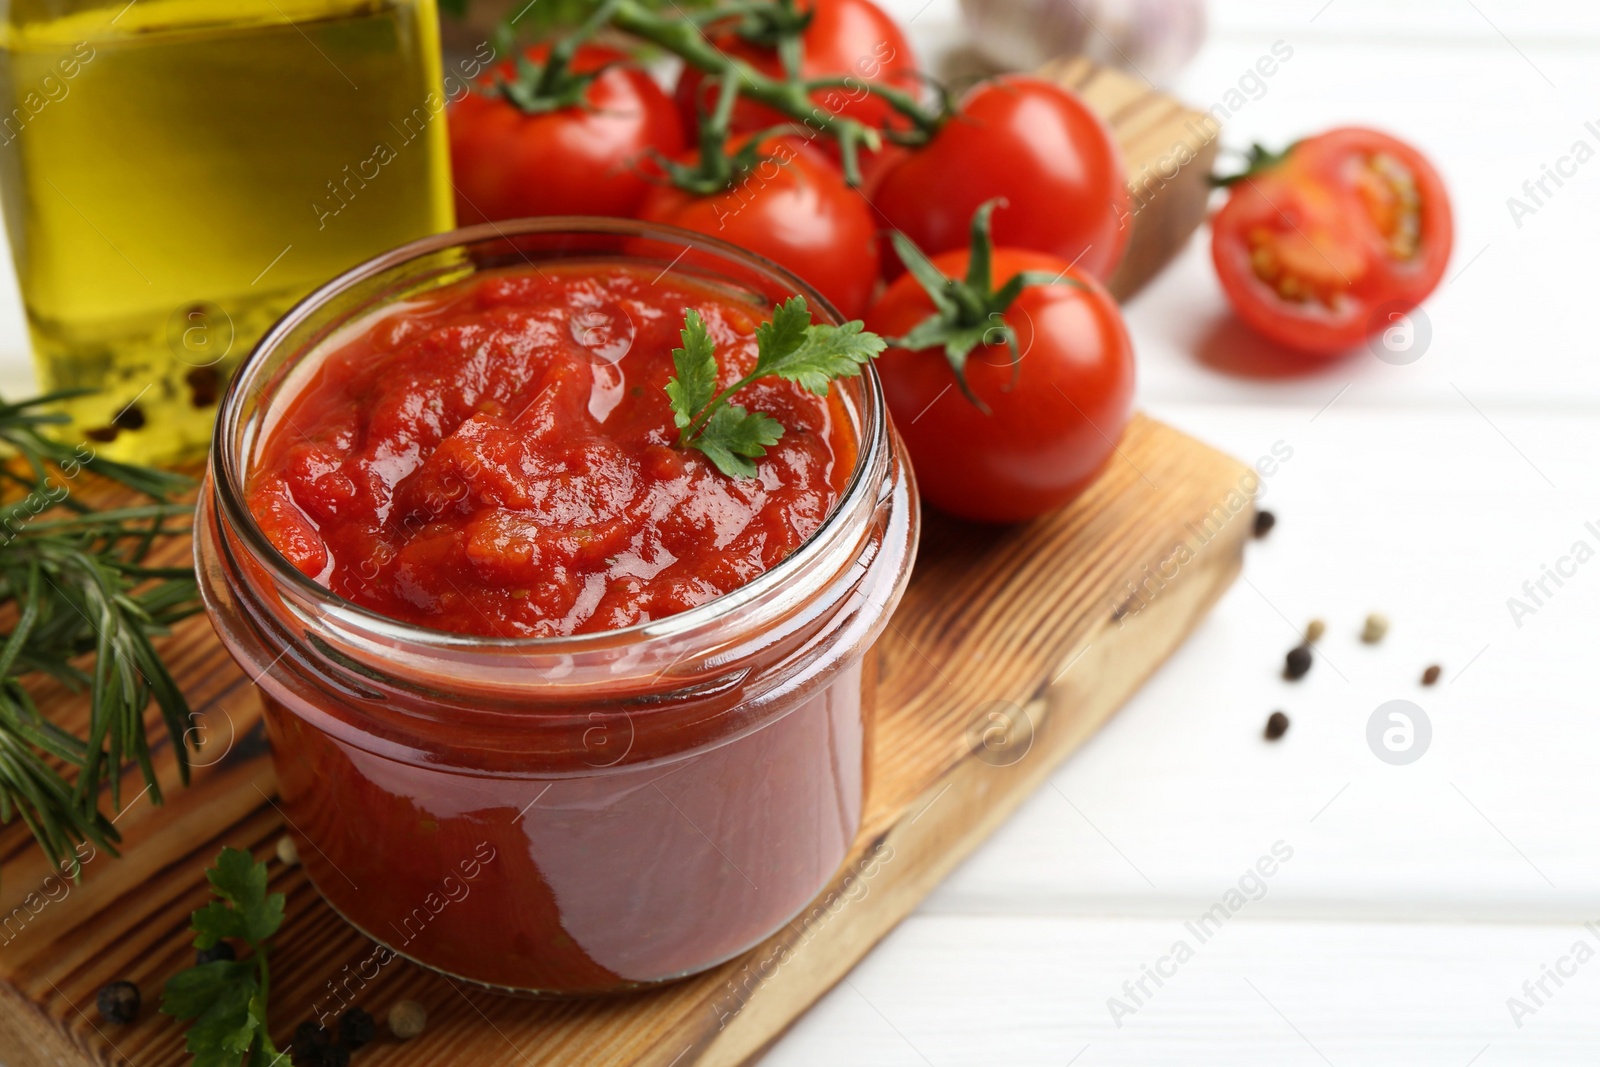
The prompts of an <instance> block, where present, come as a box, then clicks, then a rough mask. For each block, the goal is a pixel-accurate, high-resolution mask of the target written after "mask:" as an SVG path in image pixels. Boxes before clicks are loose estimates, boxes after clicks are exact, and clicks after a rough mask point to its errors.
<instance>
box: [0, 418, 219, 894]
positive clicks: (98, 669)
mask: <svg viewBox="0 0 1600 1067" xmlns="http://www.w3.org/2000/svg"><path fill="white" fill-rule="evenodd" d="M77 395H80V394H79V393H77V392H61V393H53V394H49V395H46V396H40V397H36V398H34V399H32V400H26V401H22V402H20V403H8V402H5V401H0V446H4V447H7V448H8V450H9V451H10V452H12V453H14V456H13V457H12V459H11V460H10V461H9V462H8V463H5V464H4V465H0V488H4V489H5V490H6V492H5V499H6V502H5V503H3V504H0V612H4V615H3V616H0V617H4V618H6V619H8V620H13V619H14V621H12V622H11V628H10V630H9V631H4V630H0V825H5V824H9V823H10V822H11V821H12V818H13V817H16V818H20V819H21V820H22V821H23V823H24V824H26V825H27V827H28V829H29V830H31V831H32V832H33V836H34V837H35V838H36V839H37V840H38V842H39V844H40V845H41V846H42V847H43V848H44V850H45V852H46V854H47V855H49V857H50V858H51V860H52V861H53V862H55V863H56V864H58V865H61V864H62V863H63V862H64V861H65V860H66V859H67V857H68V856H70V855H71V853H72V850H73V846H74V845H75V844H76V843H78V842H81V841H84V840H88V841H92V842H94V843H95V844H97V845H100V846H102V847H104V848H106V849H107V850H108V851H113V852H114V851H115V849H114V847H113V843H114V842H115V841H116V840H118V835H117V832H116V828H115V827H114V826H113V825H112V824H111V821H110V820H109V819H107V818H106V817H105V815H104V814H102V813H101V811H100V792H101V788H102V786H103V785H106V784H109V786H110V793H111V800H112V803H113V804H114V805H116V806H118V807H120V806H121V798H122V772H123V768H124V765H125V764H128V763H130V762H131V763H133V764H136V765H137V766H138V768H139V771H140V775H141V777H142V778H143V780H144V783H145V785H146V786H147V787H148V791H149V794H150V798H151V800H152V802H154V803H158V804H159V803H160V802H161V787H160V785H159V784H158V782H157V781H156V773H155V768H154V765H153V763H152V760H151V755H150V742H149V738H148V736H147V733H146V729H145V722H144V712H145V709H146V707H148V705H149V704H150V702H151V701H152V700H154V701H155V703H156V705H157V707H158V708H159V709H160V711H161V717H162V720H163V722H164V723H165V726H166V729H167V732H168V734H169V736H170V737H171V738H172V739H173V747H174V750H175V752H176V754H177V759H178V772H179V775H180V777H181V779H182V780H183V781H184V782H185V783H187V782H188V779H189V759H188V756H189V752H188V744H187V740H186V737H185V731H186V729H187V727H188V724H189V722H190V720H191V716H190V711H189V706H188V703H187V702H186V701H185V700H184V697H183V694H182V693H181V692H180V691H179V690H178V687H177V685H176V683H175V682H174V681H173V680H172V676H171V674H170V673H169V672H168V671H167V669H166V667H165V665H163V664H162V662H161V659H160V657H159V656H158V655H157V654H156V651H155V648H154V646H153V644H152V643H151V640H152V638H154V637H156V636H159V635H160V634H163V633H165V632H166V631H167V629H168V627H170V626H171V625H172V624H173V623H175V622H177V621H178V620H180V619H182V618H185V617H187V616H189V615H192V614H193V613H194V612H196V611H197V610H199V599H198V593H197V590H196V587H195V578H194V572H193V570H192V569H191V568H189V567H170V568H169V567H151V566H147V565H146V563H145V560H146V559H147V557H148V555H149V553H150V550H151V548H152V547H153V546H154V545H155V544H156V542H157V541H159V540H161V539H163V538H166V537H171V536H178V535H183V534H186V533H187V532H188V529H189V524H190V522H191V521H192V517H193V508H192V506H191V505H189V504H186V503H181V502H175V501H174V500H173V499H172V498H173V497H175V496H177V495H178V494H180V493H181V492H182V491H183V490H185V489H186V488H188V487H189V486H190V484H191V483H190V481H189V479H187V478H185V477H183V476H181V475H177V474H173V473H169V472H166V471H158V470H152V469H150V468H146V467H139V466H135V465H132V464H127V463H119V462H116V461H113V460H108V459H105V458H103V457H101V456H98V455H96V454H95V452H94V450H93V448H91V447H90V446H89V445H88V444H80V445H78V446H76V447H74V446H72V445H67V444H63V443H61V442H59V441H56V440H54V439H52V438H51V437H49V436H46V432H47V431H48V430H49V428H50V427H52V426H54V425H60V424H63V423H65V422H66V417H65V416H63V415H59V414H57V413H56V412H54V411H53V410H52V406H53V405H54V404H55V403H56V402H58V401H60V400H63V399H69V398H71V397H73V396H77ZM85 471H88V472H92V473H94V474H97V475H100V476H102V477H105V478H109V479H111V480H112V481H115V482H118V483H120V484H122V485H124V486H126V487H128V488H129V489H132V490H134V491H135V492H138V493H141V494H143V495H145V496H147V497H150V498H151V500H152V502H151V503H148V504H142V505H136V506H129V507H121V508H114V509H105V510H100V509H97V508H96V507H95V506H94V505H93V504H92V503H89V502H87V501H85V500H83V499H82V497H81V495H80V494H79V493H78V492H77V489H78V484H77V479H78V478H79V477H80V476H81V475H82V473H83V472H85ZM28 674H44V675H48V676H49V677H51V678H54V679H56V680H57V681H59V682H61V683H63V684H64V685H67V686H69V687H71V688H73V689H76V690H82V691H87V693H88V695H89V706H90V714H89V729H88V736H87V737H86V738H80V737H77V736H75V735H73V734H71V733H69V732H68V731H66V730H63V729H62V728H60V727H59V726H57V725H55V724H53V723H50V722H48V721H46V720H45V719H44V718H43V717H42V716H41V715H40V713H39V710H38V708H37V707H36V706H35V705H34V703H33V700H32V699H31V697H29V695H28V692H27V690H26V689H25V688H24V687H23V685H22V682H21V679H22V677H23V676H25V675H28Z"/></svg>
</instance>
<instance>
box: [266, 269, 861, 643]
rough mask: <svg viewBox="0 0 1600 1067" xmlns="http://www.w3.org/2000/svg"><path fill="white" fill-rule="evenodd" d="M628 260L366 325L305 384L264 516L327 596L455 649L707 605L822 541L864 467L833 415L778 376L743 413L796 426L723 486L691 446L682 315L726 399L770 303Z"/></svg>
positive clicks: (481, 281) (469, 294)
mask: <svg viewBox="0 0 1600 1067" xmlns="http://www.w3.org/2000/svg"><path fill="white" fill-rule="evenodd" d="M653 273H655V272H654V268H643V267H634V266H629V265H623V264H616V265H600V264H595V263H590V264H585V265H575V264H574V265H549V266H544V267H534V268H527V269H520V270H515V271H502V272H496V273H490V274H486V275H479V276H477V277H476V278H474V279H473V280H472V281H470V282H466V283H463V284H460V285H457V286H453V287H449V288H445V289H441V290H438V291H436V292H433V293H430V294H427V295H425V296H422V297H419V298H416V299H413V300H410V301H407V302H404V303H401V304H398V305H394V306H392V307H391V308H388V309H385V310H384V311H383V312H381V313H379V314H378V315H376V316H374V317H372V318H370V319H368V320H365V321H364V322H362V323H358V324H357V326H356V327H355V328H354V329H353V330H347V331H346V333H345V334H344V335H343V336H342V337H340V338H337V339H336V340H337V344H336V346H335V347H333V348H332V349H331V350H330V351H329V353H328V354H327V355H326V356H325V357H323V358H322V359H321V360H320V361H318V362H316V363H315V364H313V365H311V366H310V367H308V368H307V369H306V371H305V372H303V373H304V381H303V383H299V382H296V383H290V385H292V386H295V387H293V388H288V387H286V392H288V393H289V397H288V399H287V402H286V403H284V404H283V406H282V407H281V408H279V409H278V414H277V416H276V418H275V419H273V420H271V421H269V423H268V425H267V427H266V442H265V445H264V447H263V448H262V449H261V451H260V453H259V454H258V458H257V461H256V463H255V465H254V468H253V470H252V472H251V475H250V479H249V483H248V487H247V496H248V502H249V507H250V511H251V513H252V514H253V515H254V516H255V518H256V520H257V522H258V523H259V524H260V525H261V528H262V530H263V532H265V534H266V536H267V537H268V539H269V540H270V541H271V542H272V544H273V545H274V546H275V547H276V548H277V549H278V550H279V551H280V552H281V553H282V554H283V555H284V556H285V557H286V558H287V559H288V560H289V561H290V562H291V563H292V564H293V565H294V566H295V567H297V568H298V569H299V570H300V571H302V572H303V573H305V574H306V575H308V576H310V577H311V578H313V579H315V580H316V581H318V582H320V583H322V584H323V585H325V586H326V587H327V588H328V589H329V590H331V591H332V592H334V593H337V594H338V595H340V596H342V597H344V598H345V599H347V600H350V601H353V602H355V603H357V604H359V605H362V606H363V607H366V608H369V609H371V610H373V611H375V612H378V613H379V614H382V615H385V616H388V617H390V618H394V619H399V620H402V621H404V622H409V623H415V624H418V625H422V626H428V627H432V628H435V629H441V630H450V631H455V632H459V633H468V634H478V635H484V636H498V637H551V636H564V635H571V634H577V633H589V632H596V631H602V630H614V629H619V628H622V627H626V626H631V625H633V624H636V623H642V622H648V621H651V620H654V619H660V618H663V617H665V616H668V615H672V614H675V613H677V612H681V611H684V610H686V609H688V608H692V607H695V606H697V605H699V604H703V603H705V602H706V601H708V600H711V599H713V598H715V597H718V596H721V595H722V594H724V593H727V592H730V591H732V590H733V589H736V588H738V587H739V586H741V585H743V584H745V583H747V582H749V581H750V580H751V579H752V578H754V577H756V576H757V575H759V574H761V573H763V572H764V571H766V570H768V569H770V568H771V567H773V566H774V565H775V564H776V563H778V562H779V561H780V560H782V559H783V558H784V557H785V556H787V555H789V553H791V552H793V551H794V550H795V549H796V548H797V547H798V546H799V545H800V543H801V542H802V541H804V540H805V539H806V538H807V537H808V536H809V535H810V534H811V533H812V532H813V531H815V530H816V529H817V527H819V526H820V525H821V524H822V522H823V520H824V519H825V518H826V517H827V515H828V512H829V510H830V509H831V508H832V506H833V504H834V503H835V501H836V500H837V499H838V497H839V495H840V493H841V492H842V490H843V488H844V483H845V482H846V481H847V480H848V478H849V475H850V472H851V469H852V467H853V465H854V462H855V445H854V442H853V438H852V436H851V431H850V427H849V424H848V420H847V417H846V416H845V414H844V412H843V410H842V408H841V407H840V406H839V402H838V401H837V400H836V399H824V398H820V397H816V396H814V395H812V394H810V393H807V392H805V391H804V390H802V389H801V388H799V387H798V386H796V385H793V384H790V383H787V382H783V381H778V380H771V379H769V380H763V381H758V382H755V383H753V384H752V385H749V386H747V387H746V388H745V389H743V390H741V391H740V393H739V394H738V395H737V396H736V397H734V398H733V399H734V401H735V402H737V403H740V404H743V405H745V406H746V407H747V408H749V409H751V410H759V411H764V412H766V413H768V414H770V415H772V416H773V417H774V418H776V419H777V420H778V421H779V422H780V423H782V424H783V426H784V427H785V432H784V435H783V437H782V439H781V440H780V441H779V442H778V443H777V445H775V446H773V447H771V448H769V449H768V451H767V455H766V456H765V457H764V458H762V459H760V460H759V461H758V462H757V468H758V476H757V477H755V478H748V479H741V478H733V477H729V476H727V475H725V474H723V473H721V472H720V471H718V470H717V469H716V467H714V466H713V465H712V464H711V462H710V461H709V460H708V459H706V457H705V456H703V455H701V454H700V453H698V452H695V451H692V450H684V449H679V448H677V447H675V442H676V441H677V437H678V430H677V428H676V427H675V425H674V423H673V413H672V411H671V408H670V407H669V405H668V398H667V395H666V392H665V389H664V387H665V385H666V383H667V381H668V379H669V378H671V377H672V375H673V362H672V349H673V348H674V347H676V346H677V345H678V344H679V337H678V332H679V330H680V329H682V327H683V321H684V311H685V309H686V308H694V309H695V310H697V311H698V312H699V313H700V315H701V317H702V318H703V319H704V320H705V322H706V326H707V329H708V331H709V333H710V336H711V338H712V340H713V341H714V343H715V344H716V349H717V356H718V361H719V364H720V367H721V378H720V382H719V388H723V387H726V386H728V385H731V384H732V383H733V382H735V381H736V380H738V378H739V377H741V376H742V375H743V374H745V373H747V372H748V371H749V370H750V368H751V367H752V366H753V365H754V363H755V359H756V328H757V326H758V325H759V324H760V323H761V321H762V320H763V319H764V318H765V317H766V316H765V313H764V307H763V306H761V305H758V304H757V303H755V302H753V301H748V300H745V299H743V298H742V297H741V295H740V294H738V293H737V292H735V291H733V290H729V289H722V288H713V287H712V286H709V285H701V284H698V283H694V282H690V281H686V280H683V279H681V278H678V277H673V278H671V279H669V280H663V278H662V277H661V276H659V275H658V276H656V277H652V274H653Z"/></svg>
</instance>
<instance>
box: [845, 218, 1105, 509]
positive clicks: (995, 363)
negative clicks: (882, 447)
mask: <svg viewBox="0 0 1600 1067" xmlns="http://www.w3.org/2000/svg"><path fill="white" fill-rule="evenodd" d="M984 211H987V208H985V209H984ZM986 222H987V220H986V219H985V218H984V217H983V215H982V214H980V215H979V217H978V218H976V219H975V222H974V230H975V231H978V230H980V228H981V227H983V226H984V225H985V224H986ZM898 244H901V242H898V241H897V245H898ZM975 259H976V260H977V269H976V270H974V269H973V264H974V260H975ZM941 276H942V277H941ZM963 276H965V281H962V282H956V283H955V285H954V287H951V286H950V285H949V284H948V283H947V282H946V279H959V278H963ZM991 277H992V278H993V279H994V281H995V282H997V283H999V284H998V285H997V286H995V285H991V283H990V278H991ZM963 288H964V289H965V292H963V293H961V294H960V296H959V297H956V296H954V290H958V289H963ZM930 289H932V290H934V291H937V292H941V293H943V294H946V301H945V304H944V306H941V305H939V304H936V303H935V301H934V299H933V297H932V296H931V295H930ZM952 304H953V305H955V306H954V307H952V306H951V305H952ZM866 327H867V329H869V330H872V331H874V332H876V333H879V334H882V335H883V336H884V337H887V338H892V339H896V340H892V341H891V344H892V346H893V347H891V348H890V349H889V350H888V351H887V352H885V353H884V354H883V355H882V356H880V357H878V360H877V368H878V375H879V377H880V378H881V379H882V381H883V392H884V396H885V398H886V399H887V400H888V403H889V411H890V413H891V414H892V416H893V418H894V424H895V428H896V429H897V430H899V432H900V436H901V438H902V439H904V441H905V443H906V447H907V449H908V451H909V452H910V454H911V465H912V468H913V469H914V470H915V471H916V476H917V486H918V488H919V490H920V491H921V493H922V496H923V499H925V500H927V501H928V502H929V503H931V504H933V505H934V506H935V507H937V508H939V509H940V510H941V511H945V512H948V513H950V514H952V515H956V516H959V517H962V518H967V519H975V520H979V521H983V522H1020V521H1022V520H1025V519H1030V518H1033V517H1034V516H1036V515H1041V514H1043V513H1044V512H1047V511H1050V510H1052V509H1054V508H1057V507H1060V506H1061V505H1062V504H1065V503H1066V502H1067V501H1069V500H1071V499H1072V498H1073V497H1075V496H1077V495H1078V494H1079V493H1080V492H1082V491H1083V489H1084V488H1085V487H1086V486H1087V485H1088V484H1089V482H1090V481H1092V480H1093V479H1094V476H1095V474H1096V473H1097V472H1098V471H1099V470H1100V468H1101V467H1102V466H1103V465H1104V464H1105V462H1106V459H1107V458H1108V457H1109V456H1110V455H1111V454H1112V452H1113V451H1114V450H1115V448H1116V442H1117V439H1118V438H1119V437H1120V436H1121V434H1122V431H1123V429H1124V428H1125V427H1126V426H1127V423H1128V418H1129V415H1130V413H1131V410H1132V405H1133V376H1134V368H1133V346H1132V343H1131V342H1130V341H1129V339H1128V331H1127V328H1126V327H1125V326H1124V325H1123V322H1122V313H1121V312H1120V311H1119V310H1118V308H1117V305H1116V302H1115V301H1113V300H1112V299H1111V297H1110V295H1109V294H1108V293H1107V292H1106V291H1105V289H1104V288H1102V287H1101V285H1100V284H1099V282H1097V281H1096V280H1095V279H1094V278H1093V277H1091V276H1090V275H1089V274H1088V273H1087V272H1085V271H1084V270H1083V269H1082V268H1081V267H1073V266H1071V265H1070V264H1068V263H1067V261H1065V260H1063V259H1061V258H1059V257H1057V256H1051V255H1047V254H1045V253H1042V252H1034V251H1030V250H1025V249H1015V248H997V249H993V250H992V251H991V250H990V249H989V248H988V245H987V240H986V236H984V235H981V234H980V233H977V232H975V234H974V249H973V250H969V251H958V252H946V253H944V254H943V255H939V256H935V257H933V259H932V261H931V263H930V262H929V261H927V260H925V259H924V260H921V261H920V263H916V264H915V265H913V266H912V269H911V270H910V271H908V272H907V273H906V274H904V275H902V276H901V277H900V278H899V279H898V280H896V281H895V282H894V283H893V284H892V285H890V286H889V288H888V289H886V290H885V291H884V292H883V294H882V295H881V296H879V297H878V299H877V300H876V301H875V302H874V303H873V306H872V309H871V310H870V311H869V312H868V313H867V318H866Z"/></svg>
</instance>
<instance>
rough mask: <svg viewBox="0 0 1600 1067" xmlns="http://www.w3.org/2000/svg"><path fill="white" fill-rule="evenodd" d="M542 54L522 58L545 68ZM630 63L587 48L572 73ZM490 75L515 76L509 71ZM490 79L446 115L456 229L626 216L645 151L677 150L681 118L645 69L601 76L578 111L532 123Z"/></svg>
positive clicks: (637, 190)
mask: <svg viewBox="0 0 1600 1067" xmlns="http://www.w3.org/2000/svg"><path fill="white" fill-rule="evenodd" d="M548 51H549V48H548V46H539V47H535V48H531V49H529V50H528V56H529V58H531V59H534V60H535V61H541V60H543V58H544V56H545V55H546V54H547V53H548ZM625 59H626V57H625V56H624V55H623V54H622V53H621V52H617V51H615V50H613V49H609V48H600V47H596V46H591V45H585V46H583V47H581V48H579V49H578V52H577V55H576V56H575V57H574V60H573V63H572V67H571V69H572V70H573V71H574V72H577V73H588V72H592V71H595V70H598V69H600V68H601V67H605V65H606V64H608V63H619V62H621V61H623V60H625ZM496 73H498V74H499V75H500V76H501V77H503V78H506V79H515V78H516V76H517V72H516V68H515V64H512V63H510V62H507V63H504V64H502V65H501V66H500V67H499V68H497V71H496ZM493 85H494V82H493V80H492V79H490V78H485V79H482V80H481V81H480V82H479V86H480V90H482V91H478V92H473V93H469V94H467V95H466V96H464V97H462V98H461V99H460V100H458V101H456V102H455V103H454V104H452V105H451V107H450V112H449V126H450V162H451V168H452V170H453V171H454V175H455V186H456V217H457V219H458V220H459V221H460V222H461V224H462V225H467V224H469V223H473V222H483V221H484V220H485V219H493V220H499V219H513V218H521V217H523V216H526V215H623V216H626V215H631V214H633V212H634V209H635V208H637V207H638V205H639V201H640V200H642V199H643V198H644V194H645V192H646V190H647V188H648V183H647V182H646V181H645V180H644V179H643V178H642V177H641V176H640V175H639V173H638V170H637V167H638V164H639V162H640V160H641V158H642V157H643V156H644V155H645V153H646V152H647V150H649V149H655V150H656V151H658V152H661V153H662V154H663V155H674V154H676V153H678V152H681V151H683V147H684V144H685V141H684V136H683V126H682V123H681V122H679V120H678V113H677V109H676V108H675V107H674V106H673V104H672V100H671V99H670V98H669V97H668V96H667V95H666V93H665V92H663V91H662V89H661V88H660V86H658V85H656V83H655V82H653V81H651V80H650V76H649V75H648V74H646V73H645V72H644V71H642V70H638V69H637V68H634V67H629V66H626V65H621V66H609V67H605V69H604V70H603V71H601V73H600V74H598V75H596V76H595V78H594V80H593V81H592V82H590V83H589V86H588V89H587V91H586V93H585V96H584V99H585V102H586V106H584V107H562V108H556V109H554V110H551V111H543V112H539V113H536V114H529V113H527V112H525V111H523V110H522V109H521V108H519V107H517V105H515V104H513V103H512V102H511V101H510V100H508V99H506V98H505V96H504V95H502V94H501V93H500V92H499V91H497V90H496V91H488V90H491V88H492V86H493Z"/></svg>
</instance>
